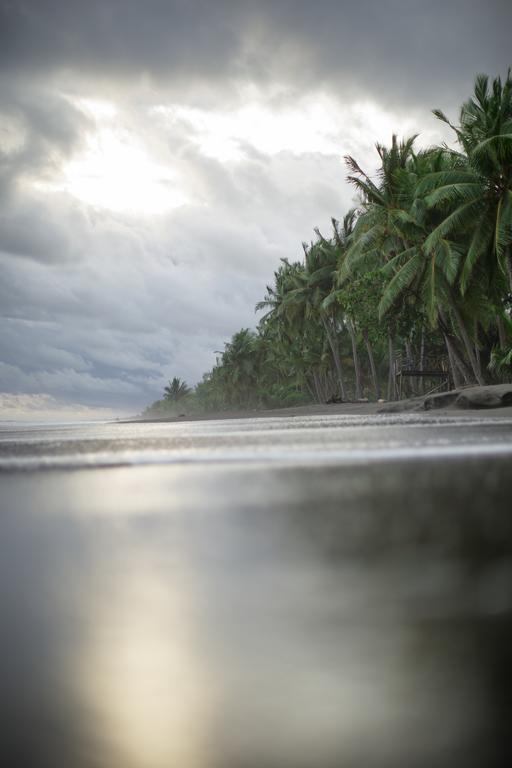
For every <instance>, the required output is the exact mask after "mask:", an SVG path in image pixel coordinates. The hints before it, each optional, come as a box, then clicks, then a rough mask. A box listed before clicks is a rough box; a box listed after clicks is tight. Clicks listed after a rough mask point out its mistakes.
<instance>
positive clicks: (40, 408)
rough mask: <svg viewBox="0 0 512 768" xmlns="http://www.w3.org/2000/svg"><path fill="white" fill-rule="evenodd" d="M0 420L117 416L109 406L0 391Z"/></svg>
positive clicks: (48, 396)
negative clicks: (90, 405) (102, 406)
mask: <svg viewBox="0 0 512 768" xmlns="http://www.w3.org/2000/svg"><path fill="white" fill-rule="evenodd" d="M0 414H1V415H0V421H96V420H99V419H113V418H116V417H119V416H120V415H121V414H120V412H119V411H114V410H112V409H111V408H90V407H89V406H87V405H82V404H79V403H61V402H59V401H58V400H56V399H55V398H54V397H52V396H51V395H47V394H40V395H20V394H11V393H7V392H0Z"/></svg>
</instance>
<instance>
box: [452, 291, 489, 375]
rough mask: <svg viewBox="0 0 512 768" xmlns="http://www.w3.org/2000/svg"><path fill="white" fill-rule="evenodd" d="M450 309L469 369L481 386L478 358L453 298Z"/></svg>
mask: <svg viewBox="0 0 512 768" xmlns="http://www.w3.org/2000/svg"><path fill="white" fill-rule="evenodd" d="M450 309H451V310H452V312H453V315H454V317H455V320H456V322H457V325H458V327H459V331H460V336H461V339H462V342H463V344H464V348H465V350H466V354H467V356H468V360H469V363H470V365H471V369H472V371H473V374H474V376H475V379H476V381H477V382H478V384H480V386H483V385H484V384H485V379H484V377H483V375H482V370H481V368H480V366H479V365H478V360H477V359H476V356H475V352H474V349H473V345H472V344H471V339H470V338H469V334H468V332H467V329H466V326H465V324H464V320H463V318H462V315H461V314H460V312H459V309H458V307H457V304H456V303H455V301H454V300H453V298H452V299H451V301H450Z"/></svg>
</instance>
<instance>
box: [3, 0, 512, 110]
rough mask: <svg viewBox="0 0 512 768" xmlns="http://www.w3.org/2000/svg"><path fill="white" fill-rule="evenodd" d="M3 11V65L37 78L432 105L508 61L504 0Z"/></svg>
mask: <svg viewBox="0 0 512 768" xmlns="http://www.w3.org/2000/svg"><path fill="white" fill-rule="evenodd" d="M1 14H2V18H1V23H0V29H1V30H2V31H1V36H0V66H1V67H2V69H3V71H11V72H12V71H15V72H20V71H21V72H26V73H31V74H32V75H34V74H41V73H44V72H48V71H54V70H69V71H71V72H73V71H75V72H78V73H81V74H84V73H89V74H91V75H95V76H100V77H106V78H108V77H112V76H114V77H119V78H122V77H123V76H126V77H128V78H130V77H133V76H134V75H135V76H137V77H141V76H144V75H148V76H150V77H155V78H158V79H162V80H170V81H179V82H181V85H182V86H183V85H185V86H186V82H187V81H192V80H194V79H199V80H203V81H204V80H206V81H213V82H214V81H215V80H220V79H225V78H233V79H238V80H244V79H246V80H249V81H253V82H254V81H258V82H263V83H264V82H267V81H269V80H272V79H275V80H278V81H283V82H290V83H292V84H296V85H299V86H305V85H308V86H309V87H310V86H312V85H314V84H316V85H317V86H318V85H320V86H328V87H330V88H338V89H353V90H356V89H363V90H364V91H365V93H371V94H372V95H373V96H374V97H375V96H379V95H380V96H383V97H385V98H386V100H387V101H388V102H390V103H395V104H396V103H398V102H399V101H401V100H402V101H403V100H406V99H407V100H413V101H414V102H416V103H427V104H428V105H429V106H434V104H433V99H437V101H439V100H440V101H441V102H445V101H447V100H448V101H449V100H450V99H452V98H453V97H455V98H461V96H465V95H466V93H467V92H468V89H469V87H470V85H471V82H472V80H473V77H474V74H475V73H476V72H477V71H487V72H489V73H490V74H497V73H498V72H501V73H504V72H505V71H506V69H507V67H508V65H509V64H510V46H509V37H510V28H511V26H512V4H511V3H510V2H509V1H508V0H489V1H488V2H486V3H484V2H482V0H444V1H443V0H429V2H426V1H425V0H359V2H352V1H351V2H344V1H343V0H319V1H318V2H315V3H311V2H309V0H308V2H304V1H302V0H277V1H274V2H266V1H263V2H261V0H260V2H245V1H244V0H241V1H240V0H238V1H237V2H235V1H234V0H217V2H211V0H210V1H209V2H208V1H201V2H198V1H197V0H196V1H195V2H194V1H193V0H192V1H191V0H174V1H172V0H171V1H164V0H160V1H159V0H149V2H139V1H138V0H137V1H135V0H110V2H109V1H108V0H106V1H105V0H89V2H87V3H74V2H69V0H25V1H24V2H4V3H3V4H2V6H1ZM436 103H437V102H436Z"/></svg>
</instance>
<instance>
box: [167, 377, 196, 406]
mask: <svg viewBox="0 0 512 768" xmlns="http://www.w3.org/2000/svg"><path fill="white" fill-rule="evenodd" d="M191 391H192V390H191V389H190V387H189V386H188V384H187V383H186V382H185V381H182V380H181V379H180V378H178V377H177V376H175V377H174V378H173V379H172V381H171V380H169V384H168V385H167V386H166V387H165V388H164V400H167V402H171V403H177V402H178V401H179V400H183V398H184V397H186V396H187V395H189V394H190V393H191Z"/></svg>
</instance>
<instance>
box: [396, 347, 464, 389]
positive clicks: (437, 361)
mask: <svg viewBox="0 0 512 768" xmlns="http://www.w3.org/2000/svg"><path fill="white" fill-rule="evenodd" d="M394 369H395V370H394V374H395V382H396V392H397V393H398V399H399V400H401V399H402V396H403V394H404V388H405V387H404V385H405V384H406V383H407V384H408V387H409V390H410V391H409V395H417V394H420V393H419V392H416V391H415V390H414V388H413V380H414V379H416V380H417V381H419V382H422V387H421V388H422V390H423V391H422V392H421V394H424V395H430V394H432V393H433V392H437V391H438V390H440V389H443V388H445V389H446V391H449V390H450V389H452V388H453V382H452V378H451V375H450V366H449V363H448V359H447V358H445V357H441V358H440V357H437V356H436V357H428V356H427V357H424V358H423V360H421V361H420V362H418V361H416V360H413V359H412V358H411V357H410V356H408V355H407V354H402V353H400V352H399V353H398V354H397V355H396V357H395V361H394ZM425 384H426V385H427V387H428V386H429V385H430V388H429V389H427V391H425ZM432 385H433V386H432Z"/></svg>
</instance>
